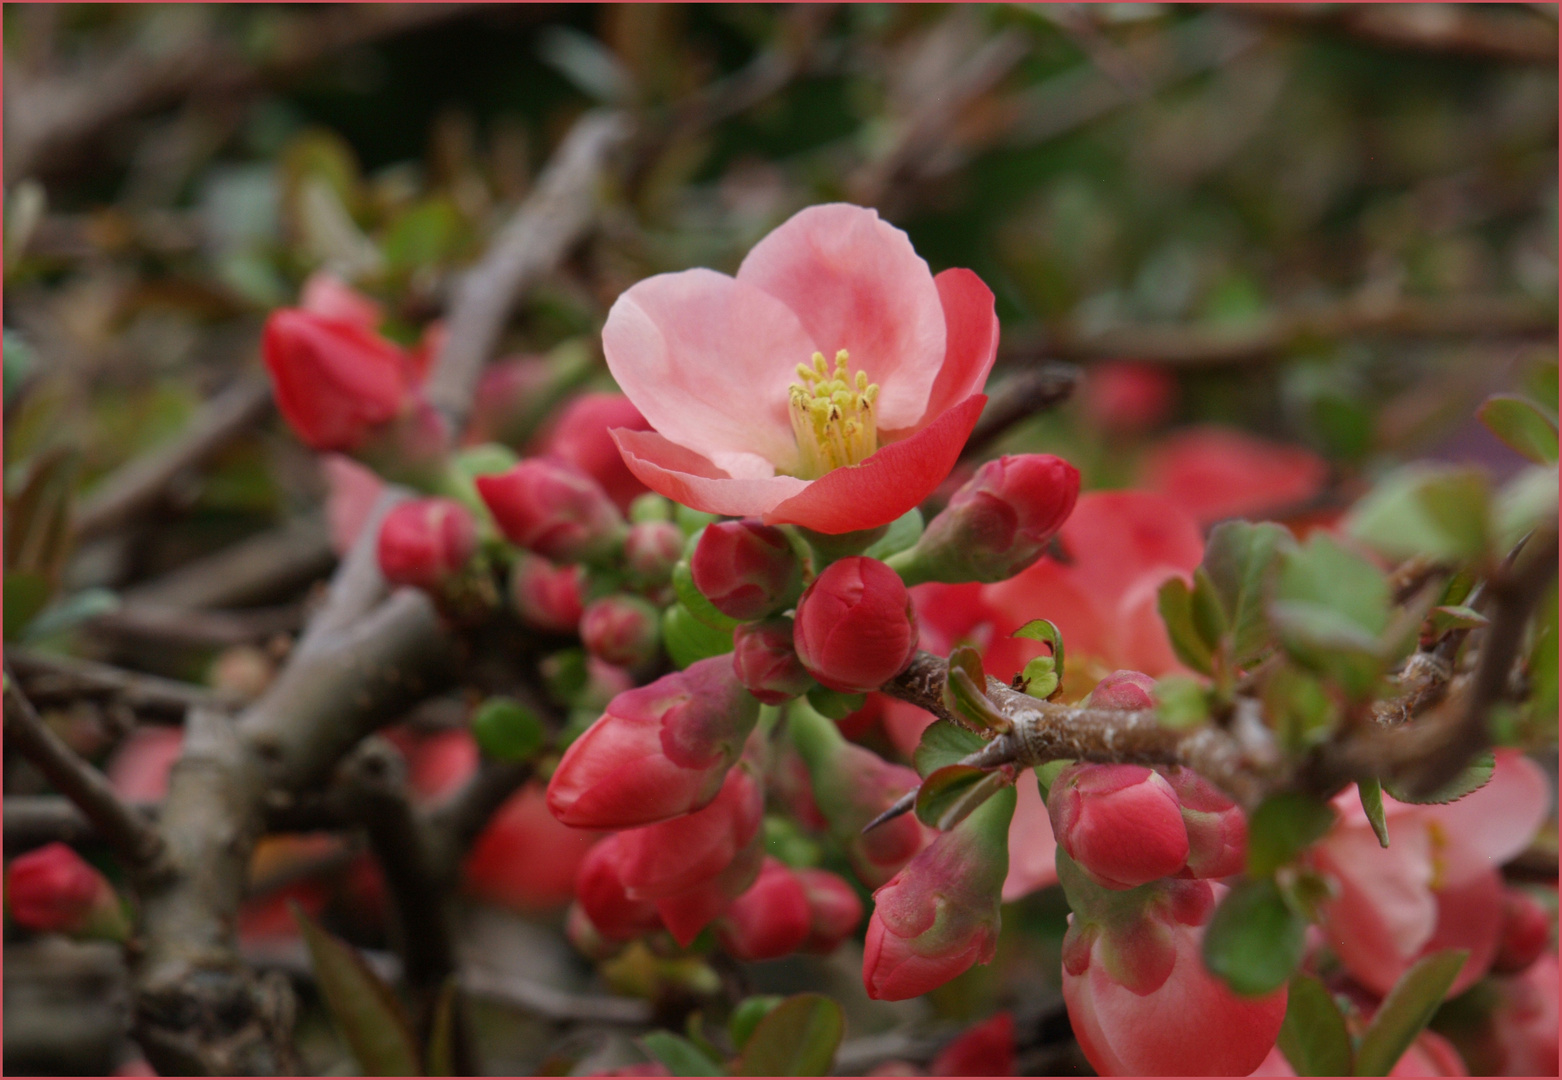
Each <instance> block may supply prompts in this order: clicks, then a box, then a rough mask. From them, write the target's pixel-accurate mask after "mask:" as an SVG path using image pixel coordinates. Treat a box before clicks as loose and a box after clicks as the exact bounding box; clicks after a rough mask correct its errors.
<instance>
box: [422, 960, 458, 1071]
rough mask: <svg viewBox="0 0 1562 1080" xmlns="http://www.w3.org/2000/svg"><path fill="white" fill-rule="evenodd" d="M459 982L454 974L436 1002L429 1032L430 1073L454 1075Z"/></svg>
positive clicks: (440, 989) (446, 981) (443, 987)
mask: <svg viewBox="0 0 1562 1080" xmlns="http://www.w3.org/2000/svg"><path fill="white" fill-rule="evenodd" d="M457 993H458V983H457V982H456V977H455V976H454V975H452V976H451V977H450V978H448V979H446V980H445V985H444V986H441V987H440V988H439V998H438V999H437V1000H436V1001H435V1002H434V1019H433V1023H431V1024H430V1025H429V1033H428V1055H427V1057H428V1075H429V1076H454V1075H455V1074H456V1066H455V1032H456V1007H457V1001H456V994H457Z"/></svg>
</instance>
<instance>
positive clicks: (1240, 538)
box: [1203, 521, 1296, 666]
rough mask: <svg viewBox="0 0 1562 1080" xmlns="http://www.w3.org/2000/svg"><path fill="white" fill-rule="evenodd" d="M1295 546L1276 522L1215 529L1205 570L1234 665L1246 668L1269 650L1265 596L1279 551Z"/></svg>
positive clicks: (1227, 524)
mask: <svg viewBox="0 0 1562 1080" xmlns="http://www.w3.org/2000/svg"><path fill="white" fill-rule="evenodd" d="M1295 547H1296V541H1295V540H1293V539H1292V538H1291V533H1290V531H1289V530H1287V529H1286V528H1285V527H1284V526H1281V525H1276V524H1274V523H1273V522H1260V523H1258V524H1254V523H1251V522H1246V521H1227V522H1223V523H1221V524H1219V525H1216V526H1215V527H1214V528H1213V529H1211V530H1210V534H1209V541H1208V542H1207V543H1206V544H1205V547H1204V566H1203V569H1204V572H1205V573H1206V574H1207V575H1208V579H1209V582H1210V584H1211V585H1212V586H1213V587H1214V590H1215V592H1216V594H1217V595H1218V596H1219V598H1220V602H1221V606H1222V607H1223V608H1224V610H1225V616H1226V620H1227V622H1228V624H1229V627H1230V629H1229V634H1230V645H1229V652H1230V656H1231V662H1232V663H1234V664H1237V665H1239V666H1240V665H1244V664H1247V663H1249V662H1251V661H1252V660H1254V659H1255V658H1257V657H1258V656H1259V655H1260V654H1261V653H1263V652H1264V650H1265V649H1267V648H1268V647H1269V644H1270V633H1269V625H1268V623H1267V622H1266V620H1265V618H1264V598H1265V593H1266V591H1267V589H1268V585H1269V581H1270V579H1271V578H1272V577H1273V574H1274V568H1275V565H1276V562H1277V560H1278V558H1279V554H1280V552H1282V551H1287V550H1290V549H1292V548H1295Z"/></svg>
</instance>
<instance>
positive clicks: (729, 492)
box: [612, 428, 809, 517]
mask: <svg viewBox="0 0 1562 1080" xmlns="http://www.w3.org/2000/svg"><path fill="white" fill-rule="evenodd" d="M612 434H613V441H614V442H616V443H617V444H618V449H619V452H620V453H622V454H623V455H624V463H625V464H627V465H628V466H629V471H630V472H632V473H634V474H635V475H636V476H637V477H639V478H640V482H641V483H643V484H645V486H646V487H648V488H650V489H651V490H652V491H654V492H656V493H657V494H659V495H665V496H667V497H668V498H669V499H672V500H673V501H674V502H680V503H683V505H685V506H688V507H692V508H693V509H695V510H703V511H705V512H706V513H707V514H726V515H729V516H731V517H759V516H761V515H763V514H766V513H768V512H769V511H770V510H772V509H773V508H774V507H776V506H778V505H780V504H781V503H783V502H785V501H786V500H787V499H789V498H792V497H793V496H795V495H798V494H800V493H801V492H803V491H804V490H806V489H807V487H808V486H809V482H808V481H807V480H799V479H798V478H797V477H795V476H760V477H732V476H729V475H728V474H726V473H725V472H723V471H722V470H721V469H718V468H717V467H716V466H715V465H713V464H711V462H710V461H709V460H708V459H706V458H704V457H701V456H700V455H699V454H697V453H695V452H694V451H692V450H689V449H687V448H685V447H682V446H679V445H678V444H677V443H674V442H669V441H668V440H667V439H665V438H663V437H662V436H661V435H658V434H657V433H656V432H654V431H630V430H628V429H627V428H616V429H614V431H613V433H612Z"/></svg>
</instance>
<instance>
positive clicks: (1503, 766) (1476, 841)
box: [1383, 750, 1551, 885]
mask: <svg viewBox="0 0 1562 1080" xmlns="http://www.w3.org/2000/svg"><path fill="white" fill-rule="evenodd" d="M1383 801H1384V803H1385V804H1387V803H1389V802H1391V801H1393V800H1390V799H1387V798H1385V799H1384V800H1383ZM1550 804H1551V788H1550V785H1549V784H1548V783H1547V782H1546V774H1545V773H1544V772H1542V771H1541V768H1540V766H1539V765H1536V764H1535V763H1534V762H1533V761H1531V760H1529V758H1527V757H1525V756H1524V755H1523V753H1521V752H1520V751H1518V750H1499V751H1497V768H1496V770H1495V771H1494V772H1493V773H1492V778H1491V780H1489V781H1488V782H1487V784H1486V786H1485V787H1483V788H1481V789H1480V790H1479V791H1475V792H1472V793H1470V794H1469V795H1466V796H1465V797H1464V798H1462V799H1460V800H1458V801H1457V802H1451V803H1445V804H1443V805H1441V806H1437V805H1433V806H1423V807H1420V810H1421V814H1422V816H1423V817H1424V819H1425V820H1426V821H1427V822H1429V823H1430V824H1429V828H1431V830H1432V835H1433V842H1434V843H1435V844H1438V845H1439V857H1440V861H1441V870H1442V873H1441V877H1442V879H1443V882H1445V883H1446V884H1448V885H1456V884H1459V883H1461V882H1463V881H1465V880H1467V879H1469V878H1471V877H1474V876H1476V875H1477V874H1481V873H1484V872H1487V871H1490V870H1495V869H1497V868H1498V867H1500V866H1501V865H1502V864H1503V863H1505V862H1507V861H1508V860H1509V859H1511V858H1513V857H1514V856H1515V855H1517V854H1518V853H1519V852H1521V851H1523V850H1524V849H1525V848H1526V847H1528V846H1529V842H1530V840H1532V839H1534V836H1535V830H1537V829H1539V828H1540V825H1541V822H1543V821H1545V820H1546V814H1547V811H1548V808H1549V807H1550ZM1389 835H1390V837H1391V838H1392V837H1393V832H1392V826H1390V833H1389Z"/></svg>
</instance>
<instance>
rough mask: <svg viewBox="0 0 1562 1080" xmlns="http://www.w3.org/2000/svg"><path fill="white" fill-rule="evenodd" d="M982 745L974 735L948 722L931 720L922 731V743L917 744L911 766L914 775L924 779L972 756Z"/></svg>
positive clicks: (978, 737) (982, 742) (981, 741)
mask: <svg viewBox="0 0 1562 1080" xmlns="http://www.w3.org/2000/svg"><path fill="white" fill-rule="evenodd" d="M985 745H986V742H985V740H983V738H982V737H981V736H980V735H978V734H977V733H976V732H974V731H967V730H966V729H965V728H963V727H961V726H960V725H959V724H951V723H950V722H949V721H948V720H934V721H933V722H932V723H931V724H929V725H928V726H927V727H925V728H923V729H922V741H921V742H919V743H918V744H917V750H916V753H915V754H913V755H912V756H911V763H912V764H913V765H915V766H916V770H917V774H918V775H919V776H922V777H924V778H925V777H927V776H928V775H930V774H931V773H933V772H934V771H936V770H938V769H941V768H943V767H944V766H945V765H953V764H954V763H955V762H957V761H959V760H960V759H961V758H963V757H965V756H967V755H969V754H974V753H976V752H977V751H978V750H980V749H981V748H982V747H983V746H985Z"/></svg>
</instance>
